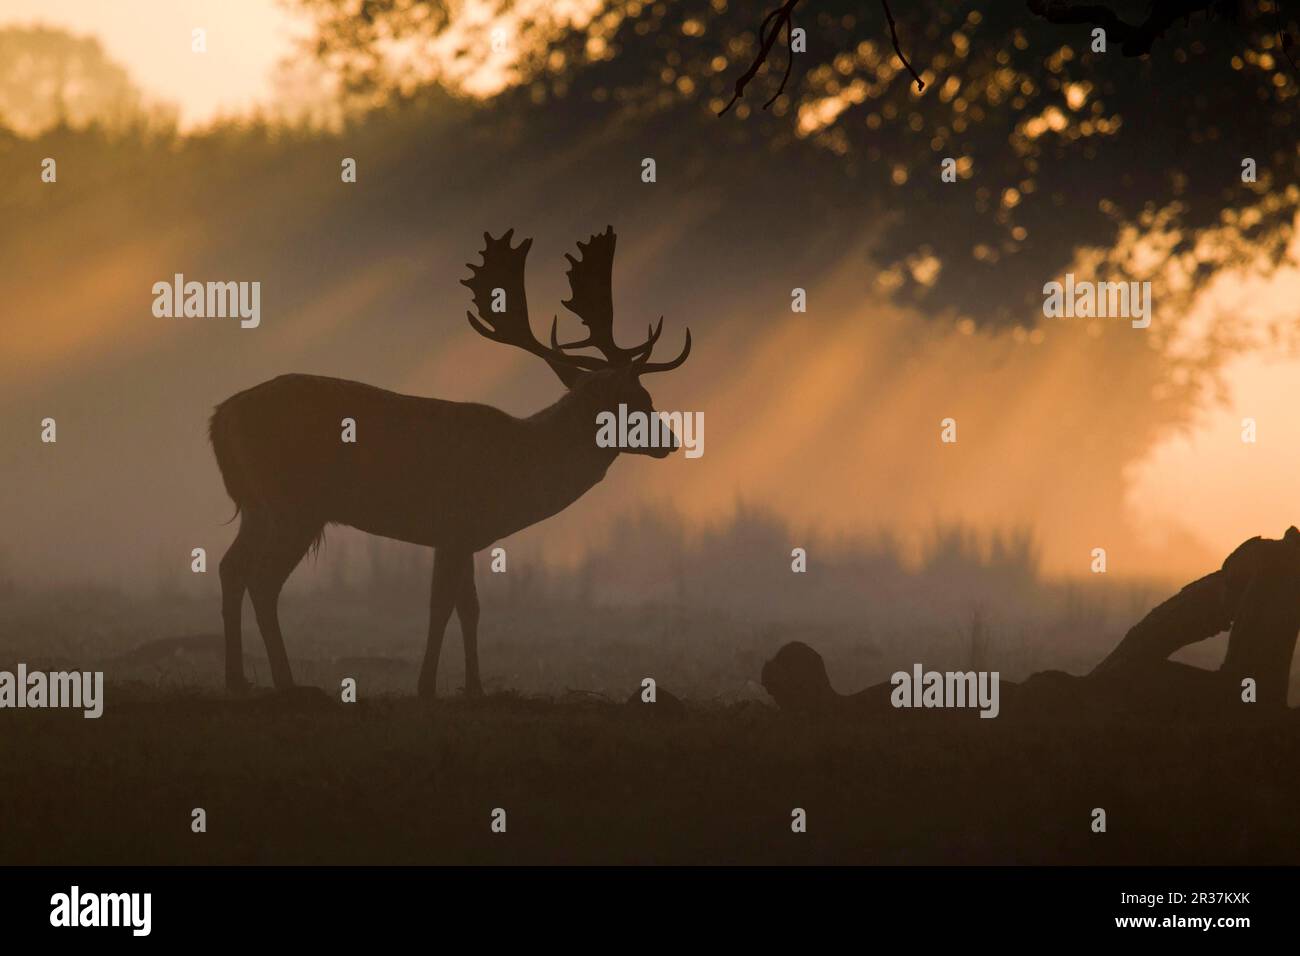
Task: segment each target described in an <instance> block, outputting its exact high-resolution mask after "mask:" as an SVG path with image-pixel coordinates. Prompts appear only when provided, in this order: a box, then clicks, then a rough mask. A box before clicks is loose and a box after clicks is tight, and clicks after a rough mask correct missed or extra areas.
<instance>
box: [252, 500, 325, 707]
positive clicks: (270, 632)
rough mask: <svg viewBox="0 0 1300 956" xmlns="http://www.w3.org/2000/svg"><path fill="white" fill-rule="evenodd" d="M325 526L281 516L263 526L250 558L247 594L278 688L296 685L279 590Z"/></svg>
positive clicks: (282, 688)
mask: <svg viewBox="0 0 1300 956" xmlns="http://www.w3.org/2000/svg"><path fill="white" fill-rule="evenodd" d="M322 528H323V524H321V523H318V522H312V521H305V520H294V521H288V520H281V521H277V522H276V523H275V524H274V525H268V526H267V527H266V528H265V529H263V533H262V535H261V536H260V538H259V539H258V541H257V546H256V552H255V554H254V556H253V558H252V560H251V561H250V562H249V569H248V594H249V596H250V597H251V598H252V599H253V612H254V614H255V615H256V616H257V629H258V630H259V631H261V632H262V640H263V642H265V644H266V657H267V660H268V661H269V662H270V664H271V680H272V681H273V682H274V683H275V687H276V689H277V690H288V689H289V688H291V687H293V674H292V673H291V672H290V670H289V656H288V654H286V653H285V650H284V636H283V634H281V632H280V614H279V609H278V605H279V603H280V590H281V589H282V588H283V587H284V582H285V581H287V580H288V579H289V575H290V574H292V573H293V569H294V568H296V567H297V566H298V563H299V562H300V561H301V560H302V558H303V555H305V554H306V553H307V549H308V548H309V547H311V543H312V541H314V540H315V539H316V538H317V537H318V536H319V535H320V533H321V529H322Z"/></svg>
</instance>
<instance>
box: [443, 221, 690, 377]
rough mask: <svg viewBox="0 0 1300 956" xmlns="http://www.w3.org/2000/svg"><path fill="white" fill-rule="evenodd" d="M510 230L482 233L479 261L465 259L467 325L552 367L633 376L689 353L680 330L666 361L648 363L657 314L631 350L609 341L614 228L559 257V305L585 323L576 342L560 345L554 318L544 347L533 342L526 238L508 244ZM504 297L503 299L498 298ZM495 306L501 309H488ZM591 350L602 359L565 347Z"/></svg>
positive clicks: (674, 362)
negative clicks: (563, 292) (629, 370)
mask: <svg viewBox="0 0 1300 956" xmlns="http://www.w3.org/2000/svg"><path fill="white" fill-rule="evenodd" d="M513 235H514V230H513V229H510V230H507V231H506V233H505V234H504V235H503V236H502V237H501V238H500V239H493V238H492V236H490V235H489V234H488V233H484V234H483V239H484V243H485V244H484V248H483V253H482V256H483V264H482V265H474V264H473V263H469V269H470V272H471V273H472V274H471V276H470V278H468V279H462V280H461V284H462V285H464V286H467V287H468V288H469V289H470V291H471V292H473V293H474V306H475V308H476V309H477V310H478V316H477V317H475V316H474V314H473V313H469V322H470V325H472V326H473V327H474V330H475V331H476V332H478V333H479V334H480V335H482V336H484V337H485V338H489V339H491V340H492V341H494V342H500V343H502V344H505V345H514V346H516V347H518V348H522V349H524V350H525V351H528V352H531V353H533V354H534V355H538V356H540V357H542V358H544V359H546V360H547V361H548V362H551V363H552V364H554V365H561V366H567V367H569V368H579V369H584V370H587V371H594V370H596V369H601V368H610V367H614V366H623V365H635V366H636V368H637V374H638V375H644V374H647V373H650V372H665V371H668V370H669V369H674V368H677V367H678V366H679V365H681V364H682V363H683V362H685V361H686V357H687V356H688V355H690V352H691V333H690V330H689V329H687V330H686V344H685V346H684V347H683V348H682V352H681V354H680V355H679V356H677V358H675V359H673V360H672V361H671V362H650V361H649V359H650V353H651V352H652V351H653V349H654V346H655V343H656V342H657V341H658V340H659V336H660V334H661V333H662V332H663V318H662V317H660V319H659V324H658V325H657V326H655V327H654V328H651V329H650V330H649V334H648V336H647V338H646V340H645V342H643V343H642V344H641V345H638V346H637V347H636V348H633V349H624V348H620V347H619V346H618V345H617V344H616V343H615V342H614V335H613V325H614V301H613V277H614V246H615V243H616V242H617V240H618V237H617V236H616V235H615V233H614V227H613V226H608V227H606V229H605V231H604V232H603V233H599V234H598V235H594V236H592V237H591V238H590V239H588V240H587V242H586V243H583V242H579V243H578V254H579V256H580V257H581V258H578V259H575V258H574V257H573V256H572V255H567V254H566V255H565V258H566V259H568V260H569V270H568V273H567V274H568V278H569V289H570V292H571V294H570V296H569V298H568V299H566V300H565V301H564V303H563V305H564V307H565V308H567V309H568V310H569V311H570V312H572V313H573V314H574V315H576V316H578V318H579V319H581V320H582V322H583V324H584V325H586V326H587V329H588V334H587V337H586V338H585V339H583V340H582V341H580V342H567V343H561V342H560V341H559V338H558V335H557V324H558V321H559V320H558V319H553V320H552V322H551V341H550V346H549V347H548V346H546V345H545V344H543V343H541V342H539V341H538V340H537V339H536V337H535V336H534V335H533V330H532V325H531V324H530V322H529V319H528V299H527V296H526V294H525V292H524V261H525V259H526V258H527V256H528V249H529V247H530V246H531V245H532V240H531V239H525V240H523V241H522V242H521V243H520V244H519V245H518V246H513V247H512V246H511V245H510V239H511V237H512V236H513ZM502 298H504V303H500V300H501V299H502ZM494 305H498V307H501V308H502V311H494V310H493V306H494ZM582 348H595V349H598V350H599V351H600V353H601V354H602V355H603V356H604V358H603V359H600V358H596V357H595V356H591V355H575V354H573V353H572V352H571V351H569V350H571V349H582Z"/></svg>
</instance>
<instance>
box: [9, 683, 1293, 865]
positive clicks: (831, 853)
mask: <svg viewBox="0 0 1300 956" xmlns="http://www.w3.org/2000/svg"><path fill="white" fill-rule="evenodd" d="M106 696H107V699H108V700H109V701H110V702H111V704H112V706H110V707H108V708H107V709H106V711H105V714H104V716H103V717H102V718H101V719H99V720H86V719H83V718H82V717H81V716H80V715H79V714H77V713H73V712H66V711H63V712H55V711H6V712H5V713H4V715H3V719H4V733H3V735H0V819H3V820H4V821H5V823H4V830H3V837H0V863H5V864H13V863H71V864H91V863H183V864H192V863H204V864H210V863H544V862H563V863H651V862H653V863H798V862H833V863H895V864H896V863H929V862H944V863H1031V862H1050V863H1129V864H1144V863H1152V864H1154V863H1191V864H1198V863H1230V862H1242V863H1297V862H1300V814H1298V813H1297V807H1298V806H1300V724H1298V723H1297V722H1295V721H1291V722H1288V723H1286V724H1280V725H1278V726H1276V727H1271V728H1263V729H1259V728H1256V729H1252V730H1249V731H1243V730H1241V729H1233V728H1225V727H1209V726H1195V725H1193V726H1183V727H1181V728H1169V727H1162V726H1159V725H1154V724H1148V723H1143V724H1132V723H1125V724H1122V725H1120V724H1116V725H1111V726H1092V727H1084V726H1051V727H1045V726H1036V725H1032V724H1026V723H1023V722H1017V721H1016V720H1014V719H1008V718H1007V717H1006V715H1004V717H1003V718H999V719H998V720H995V721H987V720H978V719H968V720H963V721H960V722H952V721H936V720H933V719H927V718H929V717H932V715H927V714H924V713H918V712H910V713H909V714H906V715H900V716H898V717H896V718H892V719H890V720H889V721H887V722H883V723H872V722H860V723H853V724H844V723H835V722H828V721H818V720H812V719H803V718H792V717H791V716H789V715H785V714H782V713H780V712H779V711H777V710H775V709H774V708H772V707H770V706H768V705H765V704H762V703H755V702H745V703H737V704H731V705H725V706H724V705H713V706H704V705H687V706H686V707H685V708H684V710H682V711H679V712H678V711H674V710H673V709H672V708H670V707H664V706H661V705H655V709H653V710H652V709H651V708H650V707H649V706H648V705H631V706H629V705H615V704H611V703H606V702H604V701H600V700H596V699H593V698H590V697H575V698H568V699H560V700H552V699H530V698H523V697H518V696H514V695H507V694H497V695H490V696H489V697H488V698H486V699H485V700H482V701H467V700H463V699H455V698H453V699H450V700H445V701H442V702H440V703H438V704H437V705H434V706H429V705H426V704H424V703H422V702H420V701H418V700H416V699H413V698H409V697H388V698H381V699H376V700H371V701H363V702H361V703H357V704H342V703H336V702H334V701H332V700H327V699H325V698H324V697H323V696H320V697H318V698H316V699H311V698H307V699H299V700H296V701H283V700H281V699H279V698H276V697H274V696H273V695H262V696H257V697H255V698H253V699H250V700H246V701H240V702H235V701H226V700H223V699H221V698H219V697H217V696H215V695H211V694H198V693H196V694H192V695H186V694H182V693H177V692H175V691H167V692H160V691H158V690H156V689H154V690H151V689H149V688H145V687H142V686H139V685H119V686H112V685H110V686H109V687H108V689H107V695H106ZM194 807H203V808H204V809H205V810H206V811H207V820H208V829H207V832H206V833H203V834H195V833H193V832H191V828H190V821H191V810H192V809H193V808H194ZM496 807H501V808H504V809H505V810H506V811H507V818H506V820H507V832H506V833H504V834H494V833H492V832H491V830H490V827H489V823H490V815H491V813H492V810H493V808H496ZM794 807H802V808H804V809H805V810H806V811H807V818H808V830H807V833H805V834H795V833H792V832H791V827H790V820H791V810H792V808H794ZM1094 807H1103V808H1105V809H1106V811H1107V815H1108V821H1107V822H1108V828H1107V832H1106V833H1104V834H1097V833H1093V832H1092V831H1091V828H1090V823H1091V811H1092V809H1093V808H1094Z"/></svg>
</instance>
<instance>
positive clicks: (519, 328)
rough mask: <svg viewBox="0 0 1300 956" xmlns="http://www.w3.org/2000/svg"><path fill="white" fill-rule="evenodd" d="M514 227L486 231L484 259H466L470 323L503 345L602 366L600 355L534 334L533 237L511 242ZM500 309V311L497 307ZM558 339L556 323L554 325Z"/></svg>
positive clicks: (592, 366)
mask: <svg viewBox="0 0 1300 956" xmlns="http://www.w3.org/2000/svg"><path fill="white" fill-rule="evenodd" d="M514 234H515V231H514V230H513V229H508V230H506V232H505V234H504V235H503V236H502V237H501V238H500V239H493V238H492V236H491V235H489V234H488V233H486V232H485V233H483V243H484V245H483V252H482V256H483V263H482V265H475V264H474V263H472V262H468V263H466V265H467V266H468V267H469V271H470V277H469V278H468V279H461V280H460V284H461V285H463V286H465V287H467V288H468V289H469V290H470V292H472V293H473V294H474V308H475V309H477V310H478V316H477V317H476V316H475V315H474V313H473V312H466V313H465V315H466V317H467V318H468V319H469V324H470V325H471V326H473V327H474V331H475V332H477V333H478V334H479V335H481V336H483V337H484V338H488V339H491V340H492V341H493V342H500V343H501V344H502V345H513V346H516V347H517V348H521V349H523V350H524V351H526V352H532V353H533V354H534V355H538V356H541V357H542V358H544V359H546V361H548V362H553V363H556V364H559V365H564V366H568V367H570V368H580V369H586V370H588V371H592V370H595V369H598V368H601V367H602V365H601V363H600V360H599V359H595V358H591V357H589V356H584V355H568V354H566V353H565V352H563V351H562V350H561V349H559V348H557V347H554V346H552V347H551V348H547V347H546V346H545V345H543V344H542V343H541V342H539V341H537V337H536V336H534V335H533V327H532V324H531V323H530V322H529V320H528V295H527V293H526V291H525V289H524V263H525V261H526V260H527V258H528V250H529V249H530V248H531V247H532V244H533V240H532V239H525V240H523V241H522V242H521V243H519V245H517V246H511V245H510V238H511V237H512V236H513V235H514ZM498 310H499V311H498ZM551 339H552V341H554V339H555V327H554V325H552V327H551Z"/></svg>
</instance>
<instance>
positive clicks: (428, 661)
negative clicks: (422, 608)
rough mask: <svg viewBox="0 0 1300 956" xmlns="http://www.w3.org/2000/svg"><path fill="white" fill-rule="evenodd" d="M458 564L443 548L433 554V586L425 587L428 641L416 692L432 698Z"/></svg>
mask: <svg viewBox="0 0 1300 956" xmlns="http://www.w3.org/2000/svg"><path fill="white" fill-rule="evenodd" d="M461 568H462V565H461V564H460V563H459V562H458V561H456V560H455V559H454V558H453V556H452V555H451V554H450V553H449V552H448V551H447V550H445V549H442V548H439V549H438V550H437V551H435V552H434V555H433V586H432V587H431V588H430V591H429V643H428V644H427V645H426V646H425V649H424V664H423V665H422V666H421V667H420V684H419V694H420V696H421V697H426V698H429V699H430V700H432V699H433V698H434V697H437V696H438V657H439V656H440V655H441V654H442V635H443V634H444V633H445V632H446V630H447V621H448V619H450V617H451V612H452V609H453V608H454V607H455V606H456V591H457V588H458V585H459V584H460V577H461Z"/></svg>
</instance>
